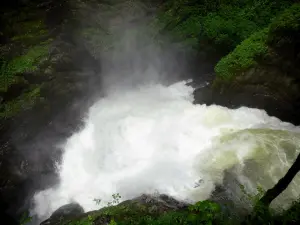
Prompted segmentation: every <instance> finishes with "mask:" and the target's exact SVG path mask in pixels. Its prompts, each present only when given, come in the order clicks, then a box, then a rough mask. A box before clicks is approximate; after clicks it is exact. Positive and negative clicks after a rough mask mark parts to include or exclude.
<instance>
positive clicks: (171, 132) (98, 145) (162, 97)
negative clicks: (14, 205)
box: [35, 81, 300, 217]
mask: <svg viewBox="0 0 300 225" xmlns="http://www.w3.org/2000/svg"><path fill="white" fill-rule="evenodd" d="M192 102H193V88H192V87H190V86H188V85H186V82H185V81H183V82H178V83H175V84H173V85H170V86H163V85H160V84H149V85H144V86H139V87H136V89H131V90H130V91H124V90H123V91H122V92H118V91H116V92H114V93H111V94H110V95H109V96H107V97H105V98H103V99H100V100H99V101H98V102H97V103H95V104H94V106H93V107H91V108H90V110H89V113H88V115H87V117H86V119H85V120H86V122H85V126H84V128H83V129H82V130H81V131H80V132H78V133H75V134H74V135H73V136H72V137H70V138H69V139H68V140H67V142H66V143H65V145H64V146H63V148H64V154H63V159H62V163H61V164H60V165H59V166H58V170H57V171H58V174H59V177H60V184H59V185H58V186H57V187H53V188H51V189H48V190H45V191H42V192H40V193H38V194H36V196H35V204H36V205H35V212H36V213H37V214H38V215H39V216H40V217H46V216H49V214H50V213H51V212H53V211H54V210H55V209H57V208H58V207H60V206H61V205H63V204H66V203H69V202H71V201H76V202H79V203H80V204H81V205H82V206H83V207H84V209H85V210H86V211H88V210H93V209H97V208H99V207H101V206H105V205H106V204H107V202H109V201H111V200H112V194H114V193H120V195H121V196H122V200H126V199H130V198H132V197H136V196H138V195H140V194H142V193H154V192H159V193H165V194H169V195H172V196H174V197H176V198H178V199H181V200H191V201H197V200H203V199H206V198H208V197H209V195H210V194H211V192H212V191H213V190H214V186H215V184H217V183H220V182H222V178H223V172H224V170H225V169H229V168H232V167H233V166H234V165H239V168H238V169H237V171H236V173H237V174H238V176H239V177H240V179H241V182H244V183H245V184H246V185H247V184H248V187H251V185H252V186H253V187H254V188H255V185H256V184H257V183H256V182H260V184H261V185H263V186H265V187H271V186H272V185H273V184H274V183H275V182H276V181H277V180H278V179H279V178H280V177H281V176H282V175H283V174H284V173H285V171H286V170H287V169H288V167H289V166H290V165H291V163H292V161H293V160H294V159H295V157H296V154H297V151H299V147H298V146H300V145H299V144H300V135H299V133H298V132H299V130H300V129H299V128H298V127H295V126H293V125H291V124H288V123H284V122H281V121H280V120H278V119H277V118H274V117H269V116H268V115H267V114H266V113H265V111H263V110H258V109H250V108H246V107H242V108H239V109H235V110H231V109H228V108H225V107H220V106H215V105H213V106H206V105H194V104H193V103H192ZM251 159H252V160H254V162H252V164H253V166H252V167H251V166H250V168H251V169H252V172H251V173H250V174H247V170H246V172H245V168H243V165H244V164H243V163H244V162H245V160H251ZM257 164H258V165H260V166H257ZM256 170H257V171H259V175H258V174H257V173H256V172H255V171H256ZM200 179H202V182H201V184H200V185H196V186H198V187H196V186H195V183H196V182H197V181H199V180H200ZM296 181H298V184H299V177H297V179H296ZM296 181H294V183H293V184H292V185H291V186H290V187H289V190H288V191H287V193H285V196H286V197H287V198H293V197H296V196H299V190H297V184H296ZM94 198H97V199H101V200H102V201H101V204H100V206H99V205H96V204H95V202H94V201H93V199H94Z"/></svg>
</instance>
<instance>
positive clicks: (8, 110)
mask: <svg viewBox="0 0 300 225" xmlns="http://www.w3.org/2000/svg"><path fill="white" fill-rule="evenodd" d="M40 101H43V98H42V97H41V96H40V87H39V86H38V85H31V88H30V89H28V90H26V91H25V92H24V93H22V94H21V95H20V96H18V97H17V98H15V99H13V100H10V101H8V102H6V103H5V104H1V105H0V118H11V117H13V116H15V115H16V114H18V113H19V112H21V111H25V110H28V109H30V108H32V107H33V106H34V105H35V104H36V103H37V102H40Z"/></svg>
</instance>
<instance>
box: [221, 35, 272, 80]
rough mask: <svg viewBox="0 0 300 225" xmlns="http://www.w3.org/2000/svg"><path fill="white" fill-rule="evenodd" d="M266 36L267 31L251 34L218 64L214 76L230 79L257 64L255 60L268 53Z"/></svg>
mask: <svg viewBox="0 0 300 225" xmlns="http://www.w3.org/2000/svg"><path fill="white" fill-rule="evenodd" d="M267 36H268V29H263V30H261V31H259V32H256V33H254V34H252V35H251V36H250V37H249V38H247V39H246V40H244V41H243V42H242V43H241V44H240V45H238V46H237V47H236V48H235V49H234V51H232V52H231V53H229V54H228V55H227V56H225V57H223V58H222V59H221V60H220V61H219V62H218V64H217V65H216V67H215V71H216V74H217V75H218V76H220V77H222V78H224V79H231V78H232V77H234V76H236V75H238V74H241V73H242V72H244V71H246V70H247V69H248V68H250V67H252V66H254V65H255V64H257V61H256V59H257V58H258V57H263V56H264V55H265V54H266V53H267V51H268V46H267V45H266V39H267Z"/></svg>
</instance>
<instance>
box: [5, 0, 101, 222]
mask: <svg viewBox="0 0 300 225" xmlns="http://www.w3.org/2000/svg"><path fill="white" fill-rule="evenodd" d="M71 7H72V6H70V5H69V4H68V1H63V2H61V1H28V2H27V3H24V4H20V5H17V6H15V7H14V8H1V12H2V10H3V13H2V14H1V18H0V20H1V25H3V29H1V34H0V67H1V70H0V100H1V102H0V146H1V147H0V180H1V182H0V192H1V194H2V196H3V198H1V199H0V201H1V203H2V202H3V205H6V207H5V209H3V211H6V212H7V213H9V214H11V215H13V216H15V217H18V216H20V214H22V212H23V211H24V210H26V209H28V208H29V204H30V199H31V198H32V196H33V194H34V192H35V191H37V190H39V189H43V188H46V187H48V186H49V185H52V184H54V183H55V182H56V181H57V180H56V176H55V175H54V167H55V161H58V160H59V158H60V155H61V149H60V148H59V147H57V145H58V144H59V143H60V142H62V141H63V140H64V139H65V138H67V137H68V136H70V135H71V133H72V132H74V130H76V129H78V128H79V126H80V125H81V122H82V121H81V118H82V116H83V114H84V113H85V109H86V108H87V107H88V106H89V105H90V104H91V103H92V101H93V98H92V96H93V94H95V93H97V94H99V92H100V91H97V92H96V91H95V90H96V89H99V84H100V79H99V76H98V75H99V72H100V69H99V68H100V67H99V62H98V61H97V60H96V59H95V58H94V57H93V56H92V55H91V54H90V53H89V51H88V50H87V49H86V48H85V47H84V46H83V45H81V44H79V43H78V42H77V40H76V41H75V40H74V37H76V35H74V33H76V23H75V22H74V21H73V20H72V15H71V14H70V9H71ZM5 203H6V204H5Z"/></svg>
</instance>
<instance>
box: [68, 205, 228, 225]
mask: <svg viewBox="0 0 300 225" xmlns="http://www.w3.org/2000/svg"><path fill="white" fill-rule="evenodd" d="M222 219H223V218H222V213H221V208H220V206H219V205H218V204H216V203H213V202H210V201H203V202H198V203H196V204H195V205H191V206H190V207H189V208H187V209H185V210H180V211H174V210H167V211H162V212H160V209H159V206H155V205H153V204H152V205H151V204H148V205H147V204H140V203H138V202H131V203H129V202H125V203H121V204H119V205H117V206H110V207H106V208H103V209H101V210H99V211H98V212H96V213H91V214H90V215H88V216H87V217H84V218H82V219H79V220H75V221H73V222H69V223H67V224H68V225H92V224H97V223H94V221H109V224H111V225H116V224H117V225H130V224H136V225H138V224H151V225H165V224H170V225H172V224H205V225H206V224H213V222H214V223H215V222H217V221H218V222H221V221H222Z"/></svg>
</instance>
